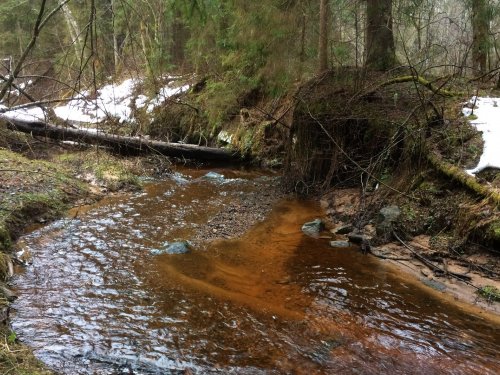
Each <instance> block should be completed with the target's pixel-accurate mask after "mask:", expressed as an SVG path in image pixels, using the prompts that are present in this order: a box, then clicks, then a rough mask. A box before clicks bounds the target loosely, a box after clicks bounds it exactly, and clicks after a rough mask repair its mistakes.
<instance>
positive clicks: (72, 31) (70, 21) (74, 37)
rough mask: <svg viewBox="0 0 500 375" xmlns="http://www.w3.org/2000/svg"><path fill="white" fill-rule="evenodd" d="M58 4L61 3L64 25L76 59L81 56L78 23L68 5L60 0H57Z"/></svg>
mask: <svg viewBox="0 0 500 375" xmlns="http://www.w3.org/2000/svg"><path fill="white" fill-rule="evenodd" d="M59 4H61V6H62V8H61V10H62V13H63V15H64V19H65V20H66V25H67V26H68V32H69V35H70V37H71V42H72V43H73V48H74V49H75V56H76V60H77V61H78V60H79V59H80V57H81V53H82V51H81V37H80V35H81V32H80V28H79V27H78V23H77V22H76V19H75V17H73V13H72V12H71V9H69V7H68V5H67V4H65V3H64V2H63V1H62V0H59Z"/></svg>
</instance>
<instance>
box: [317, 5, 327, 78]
mask: <svg viewBox="0 0 500 375" xmlns="http://www.w3.org/2000/svg"><path fill="white" fill-rule="evenodd" d="M318 60H319V71H320V72H324V71H325V70H327V69H328V0H320V4H319V47H318Z"/></svg>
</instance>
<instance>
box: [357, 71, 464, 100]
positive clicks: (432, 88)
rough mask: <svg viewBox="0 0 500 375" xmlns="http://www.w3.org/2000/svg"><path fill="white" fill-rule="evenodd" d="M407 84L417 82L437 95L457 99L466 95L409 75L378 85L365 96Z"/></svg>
mask: <svg viewBox="0 0 500 375" xmlns="http://www.w3.org/2000/svg"><path fill="white" fill-rule="evenodd" d="M406 82H416V83H418V84H420V85H422V86H424V87H425V88H427V89H429V90H430V91H432V92H433V93H434V94H436V95H442V96H447V97H455V96H461V95H463V94H464V93H462V92H459V91H450V90H446V89H443V88H438V87H435V86H434V85H433V84H432V82H431V81H428V80H426V79H425V78H424V77H421V76H417V75H409V76H401V77H395V78H392V79H390V80H388V81H385V82H383V83H381V84H380V85H378V86H377V87H376V88H375V89H373V90H370V92H369V93H367V94H365V95H368V94H371V93H374V92H376V91H378V90H380V89H381V88H383V87H386V86H390V85H394V84H398V83H406Z"/></svg>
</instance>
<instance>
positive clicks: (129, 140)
mask: <svg viewBox="0 0 500 375" xmlns="http://www.w3.org/2000/svg"><path fill="white" fill-rule="evenodd" d="M0 119H3V120H5V121H6V122H7V127H8V128H9V129H11V130H15V131H20V132H23V133H28V134H32V135H37V136H42V137H47V138H52V139H57V140H64V141H76V142H83V143H88V144H98V145H103V146H107V147H111V148H112V149H114V150H116V151H118V152H120V153H128V154H151V153H157V154H161V155H165V156H171V157H177V158H183V159H197V160H206V161H225V162H237V161H241V160H242V158H241V155H239V154H238V153H236V152H233V151H230V150H226V149H222V148H215V147H204V146H197V145H191V144H181V143H169V142H161V141H154V140H150V139H147V138H144V137H125V136H118V135H112V134H107V133H104V132H90V131H88V130H85V129H71V128H63V127H60V126H55V125H52V124H49V123H45V122H41V121H24V120H20V119H11V118H7V117H1V115H0Z"/></svg>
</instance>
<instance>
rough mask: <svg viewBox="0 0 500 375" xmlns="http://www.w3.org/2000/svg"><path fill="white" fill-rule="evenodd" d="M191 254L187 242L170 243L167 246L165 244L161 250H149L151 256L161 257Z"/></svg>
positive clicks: (166, 243)
mask: <svg viewBox="0 0 500 375" xmlns="http://www.w3.org/2000/svg"><path fill="white" fill-rule="evenodd" d="M190 252H191V246H190V244H189V242H188V241H179V242H172V243H171V244H169V243H168V242H165V243H164V244H163V248H161V249H153V250H151V254H153V255H163V254H170V255H175V254H187V253H190Z"/></svg>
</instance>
